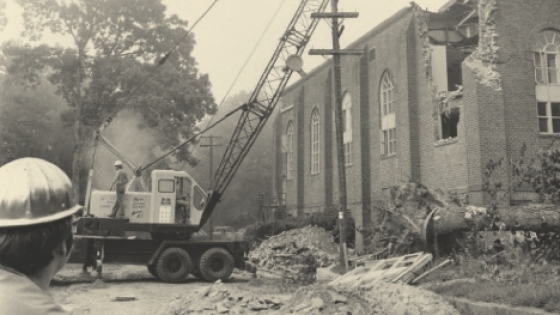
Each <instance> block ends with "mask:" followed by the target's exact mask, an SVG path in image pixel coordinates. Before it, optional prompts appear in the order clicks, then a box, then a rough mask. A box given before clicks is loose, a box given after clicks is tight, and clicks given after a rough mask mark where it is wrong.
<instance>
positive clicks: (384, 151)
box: [379, 70, 397, 157]
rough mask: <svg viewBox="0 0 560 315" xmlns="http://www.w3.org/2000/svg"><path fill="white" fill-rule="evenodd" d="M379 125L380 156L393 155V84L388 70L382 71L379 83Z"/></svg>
mask: <svg viewBox="0 0 560 315" xmlns="http://www.w3.org/2000/svg"><path fill="white" fill-rule="evenodd" d="M379 127H380V128H379V129H380V143H381V156H382V157H390V156H395V155H396V154H397V127H396V106H395V84H394V83H393V77H392V75H391V72H390V71H389V70H386V71H385V72H384V73H383V75H382V76H381V80H380V84H379Z"/></svg>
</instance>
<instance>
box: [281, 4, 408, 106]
mask: <svg viewBox="0 0 560 315" xmlns="http://www.w3.org/2000/svg"><path fill="white" fill-rule="evenodd" d="M415 9H416V8H415V7H414V6H410V7H406V8H402V9H400V10H399V11H397V12H396V13H395V14H393V15H392V16H390V17H389V18H387V19H385V20H384V21H383V22H381V23H379V24H378V25H377V26H375V27H374V28H373V29H371V30H370V31H368V32H367V33H365V34H364V35H362V36H360V37H358V38H357V39H356V40H355V41H353V42H352V43H350V44H348V45H347V46H346V47H345V48H346V49H348V48H353V47H356V46H358V45H359V44H361V43H362V42H364V41H366V40H367V39H369V38H372V37H374V36H376V35H377V34H379V33H381V32H382V31H384V30H385V29H387V28H388V27H389V26H391V25H393V24H394V23H395V22H396V21H399V20H400V19H402V18H404V17H406V16H407V15H408V14H409V13H410V12H414V10H415ZM331 63H332V58H329V59H328V60H327V61H325V62H323V63H322V64H320V65H318V66H317V67H315V68H313V70H311V71H310V72H309V73H307V75H306V76H305V77H303V78H301V79H299V80H297V81H296V82H294V83H293V84H290V86H288V87H286V88H285V89H284V92H282V95H281V96H284V95H285V94H286V93H289V92H291V91H292V90H294V89H296V88H297V87H298V86H300V85H301V84H302V83H304V82H305V81H307V80H309V79H310V78H311V77H312V76H313V75H314V74H316V73H317V72H319V71H321V70H323V69H324V68H325V67H327V66H329V65H330V64H331Z"/></svg>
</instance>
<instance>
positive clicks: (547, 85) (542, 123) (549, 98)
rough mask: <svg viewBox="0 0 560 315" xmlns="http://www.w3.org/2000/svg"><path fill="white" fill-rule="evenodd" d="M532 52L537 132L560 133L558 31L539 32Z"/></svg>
mask: <svg viewBox="0 0 560 315" xmlns="http://www.w3.org/2000/svg"><path fill="white" fill-rule="evenodd" d="M534 49H535V52H534V54H533V56H534V58H533V60H534V65H535V82H536V83H537V85H536V96H537V117H538V123H539V132H540V133H545V134H553V133H556V134H557V133H560V97H559V95H560V78H559V77H560V31H558V30H552V29H548V30H544V31H542V32H541V33H540V34H539V38H538V41H537V43H536V45H535V47H534Z"/></svg>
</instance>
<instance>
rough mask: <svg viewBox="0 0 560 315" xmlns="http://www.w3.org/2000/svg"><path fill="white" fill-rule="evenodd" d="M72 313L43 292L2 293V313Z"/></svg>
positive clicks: (30, 314) (50, 314) (0, 301)
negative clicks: (23, 293)
mask: <svg viewBox="0 0 560 315" xmlns="http://www.w3.org/2000/svg"><path fill="white" fill-rule="evenodd" d="M14 314H18V315H70V313H69V312H67V311H65V310H64V309H63V308H62V307H61V306H60V305H58V304H56V303H55V302H54V300H53V299H52V298H51V297H50V296H48V295H46V294H45V295H42V294H29V295H28V294H25V296H19V295H17V294H15V295H12V294H2V296H0V315H14Z"/></svg>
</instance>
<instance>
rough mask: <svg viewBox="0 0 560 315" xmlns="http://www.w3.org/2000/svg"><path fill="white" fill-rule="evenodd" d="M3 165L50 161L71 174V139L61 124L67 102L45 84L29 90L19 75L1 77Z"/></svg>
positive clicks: (0, 146)
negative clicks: (25, 160)
mask: <svg viewBox="0 0 560 315" xmlns="http://www.w3.org/2000/svg"><path fill="white" fill-rule="evenodd" d="M0 77H2V80H0V81H2V87H1V89H0V164H5V163H7V162H10V161H12V160H15V159H17V158H21V157H28V156H31V157H38V158H42V159H46V160H49V161H51V162H53V163H55V164H57V165H59V166H61V167H62V168H63V169H64V171H66V172H67V173H68V174H70V173H71V171H72V169H71V165H72V163H71V159H72V146H71V138H70V137H69V136H68V134H67V132H65V130H64V128H63V126H62V124H61V123H60V113H61V112H62V111H63V110H64V108H65V107H66V106H65V102H64V100H63V99H61V98H60V97H58V96H56V95H55V93H54V91H55V87H54V86H52V85H51V84H50V83H48V82H45V83H44V84H42V85H40V86H38V87H37V88H34V89H31V88H26V87H24V86H22V85H21V84H20V82H19V81H21V80H22V79H21V78H19V77H18V76H15V75H7V76H4V75H0Z"/></svg>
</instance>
